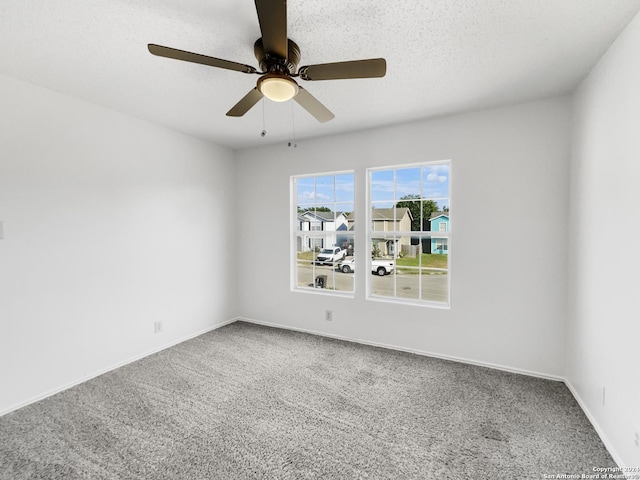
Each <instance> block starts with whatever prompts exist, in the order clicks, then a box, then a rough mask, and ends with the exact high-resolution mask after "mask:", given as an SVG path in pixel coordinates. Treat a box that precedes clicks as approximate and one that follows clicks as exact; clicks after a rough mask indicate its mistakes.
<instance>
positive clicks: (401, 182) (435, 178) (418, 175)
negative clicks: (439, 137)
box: [296, 162, 450, 212]
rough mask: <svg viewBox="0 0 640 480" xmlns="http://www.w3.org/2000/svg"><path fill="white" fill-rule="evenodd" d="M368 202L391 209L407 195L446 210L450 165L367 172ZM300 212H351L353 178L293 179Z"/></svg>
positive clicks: (345, 174) (324, 176)
mask: <svg viewBox="0 0 640 480" xmlns="http://www.w3.org/2000/svg"><path fill="white" fill-rule="evenodd" d="M370 175H371V177H370V183H369V185H370V199H371V203H372V206H373V207H374V208H390V207H392V206H393V205H394V204H395V203H397V202H398V201H399V200H400V199H401V198H402V197H404V196H406V195H419V196H420V197H421V198H423V199H425V200H434V201H435V202H436V203H437V204H438V206H439V208H440V210H442V209H443V208H445V207H449V197H450V165H449V163H448V162H447V163H439V164H430V165H422V166H417V167H407V168H398V169H374V170H371V171H370ZM296 189H297V201H298V207H299V208H313V207H328V208H330V209H331V210H332V211H342V212H352V211H353V210H354V174H353V173H342V174H336V175H320V176H315V177H298V178H297V179H296Z"/></svg>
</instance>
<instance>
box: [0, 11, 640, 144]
mask: <svg viewBox="0 0 640 480" xmlns="http://www.w3.org/2000/svg"><path fill="white" fill-rule="evenodd" d="M639 9H640V0H614V1H606V0H431V1H415V0H411V1H408V0H398V1H394V2H390V1H388V0H353V1H350V0H347V1H345V0H313V1H312V0H289V1H288V30H289V31H288V33H289V35H288V36H289V38H291V39H292V40H294V41H295V42H296V43H298V45H299V46H300V48H301V51H302V60H301V62H300V64H301V65H309V64H316V63H325V62H336V61H344V60H357V59H362V58H372V57H385V58H386V59H387V75H386V77H384V78H376V79H358V80H332V81H322V82H320V81H319V82H303V81H300V83H301V84H302V85H303V86H304V87H305V88H306V89H307V90H309V92H310V93H312V94H313V95H314V96H315V97H316V98H318V99H319V100H320V101H321V102H322V103H324V104H325V105H326V106H327V107H328V108H329V109H330V110H331V111H333V113H335V115H336V118H335V119H334V120H332V121H330V122H328V123H325V124H320V123H318V122H317V121H316V120H315V119H313V118H312V117H311V116H310V115H309V114H308V113H307V112H306V111H304V110H302V109H301V108H300V107H299V106H298V105H297V104H296V103H295V102H291V101H290V102H286V103H283V104H277V103H273V102H270V101H268V100H264V101H261V102H260V103H258V104H257V105H256V106H255V107H254V108H253V109H252V110H250V111H249V112H248V113H247V114H246V115H245V116H244V117H242V118H230V117H227V116H225V113H226V112H227V110H229V108H231V107H232V106H233V105H234V104H235V103H236V102H237V101H238V100H239V99H240V98H241V97H242V96H244V95H245V94H246V93H247V92H248V91H249V90H250V89H252V88H253V87H254V86H255V82H256V80H257V78H258V76H257V75H245V74H242V73H238V72H233V71H229V70H223V69H218V68H211V67H206V66H202V65H195V64H189V63H185V62H180V61H175V60H170V59H165V58H160V57H155V56H153V55H151V54H149V52H148V51H147V43H157V44H161V45H167V46H171V47H174V48H179V49H182V50H188V51H192V52H197V53H202V54H205V55H210V56H214V57H218V58H223V59H227V60H233V61H236V62H240V63H245V64H249V65H254V66H256V67H258V65H257V62H256V60H255V57H254V56H253V43H254V41H255V40H256V39H257V38H258V37H259V36H260V30H259V26H258V20H257V17H256V12H255V6H254V3H253V2H252V1H251V0H110V1H108V2H106V1H104V0H56V1H46V0H2V2H0V73H2V74H4V75H7V76H10V77H14V78H19V79H22V80H26V81H28V82H31V83H33V84H36V85H41V86H44V87H47V88H50V89H52V90H55V91H58V92H61V93H65V94H68V95H71V96H74V97H77V98H81V99H84V100H86V101H89V102H92V103H95V104H98V105H102V106H105V107H108V108H112V109H114V110H117V111H120V112H124V113H127V114H130V115H133V116H135V117H139V118H142V119H146V120H149V121H151V122H154V123H158V124H161V125H165V126H167V127H169V128H172V129H175V130H178V131H181V132H184V133H187V134H190V135H193V136H196V137H199V138H203V139H207V140H211V141H213V142H215V143H218V144H220V145H226V146H228V147H231V148H234V149H238V148H244V147H251V146H256V145H260V144H264V143H274V142H280V141H282V142H286V141H288V140H290V139H291V138H292V137H293V135H294V132H295V135H296V138H298V139H302V138H306V137H312V136H321V135H327V134H333V133H338V132H346V131H351V130H359V129H362V128H367V127H372V126H378V125H385V124H390V123H395V122H402V121H406V120H411V119H416V118H423V117H430V116H435V115H443V114H447V113H453V112H460V111H465V110H472V109H478V108H482V107H488V106H493V105H503V104H506V103H512V102H519V101H525V100H531V99H535V98H542V97H546V96H551V95H558V94H564V93H568V92H570V91H571V90H572V89H573V88H575V86H576V85H577V83H578V82H579V81H580V80H581V79H582V78H584V76H585V75H586V74H587V73H588V71H589V70H590V68H591V67H592V66H593V65H594V64H595V63H596V61H597V60H598V58H599V57H600V56H601V55H602V54H603V53H604V52H605V50H606V49H607V48H608V47H609V45H610V44H611V43H612V41H613V40H614V39H615V38H616V37H617V35H618V34H619V33H620V32H621V30H622V29H623V28H624V27H625V26H626V25H627V23H628V22H629V21H630V20H631V18H633V16H634V15H635V14H636V12H637V11H638V10H639ZM263 122H264V125H265V128H266V130H267V135H266V136H265V137H264V138H262V137H261V136H260V132H261V131H262V129H263Z"/></svg>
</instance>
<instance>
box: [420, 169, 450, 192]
mask: <svg viewBox="0 0 640 480" xmlns="http://www.w3.org/2000/svg"><path fill="white" fill-rule="evenodd" d="M422 197H423V198H433V199H438V198H449V165H448V164H442V165H430V166H426V167H423V168H422Z"/></svg>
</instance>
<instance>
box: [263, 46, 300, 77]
mask: <svg viewBox="0 0 640 480" xmlns="http://www.w3.org/2000/svg"><path fill="white" fill-rule="evenodd" d="M253 52H254V53H255V55H256V59H258V64H259V65H260V68H261V69H262V71H264V72H273V71H277V72H283V73H285V72H286V73H289V74H290V75H294V74H295V73H296V68H298V63H300V47H298V44H297V43H296V42H294V41H293V40H289V39H287V58H281V57H277V56H273V55H270V54H268V53H266V52H265V51H264V45H263V44H262V37H261V38H259V39H258V40H256V43H254V45H253Z"/></svg>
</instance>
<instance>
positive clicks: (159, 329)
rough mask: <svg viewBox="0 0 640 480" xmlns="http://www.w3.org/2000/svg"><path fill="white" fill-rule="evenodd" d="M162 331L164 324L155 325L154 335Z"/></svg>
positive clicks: (155, 323) (157, 323)
mask: <svg viewBox="0 0 640 480" xmlns="http://www.w3.org/2000/svg"><path fill="white" fill-rule="evenodd" d="M161 331H162V322H154V323H153V333H160V332H161Z"/></svg>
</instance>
